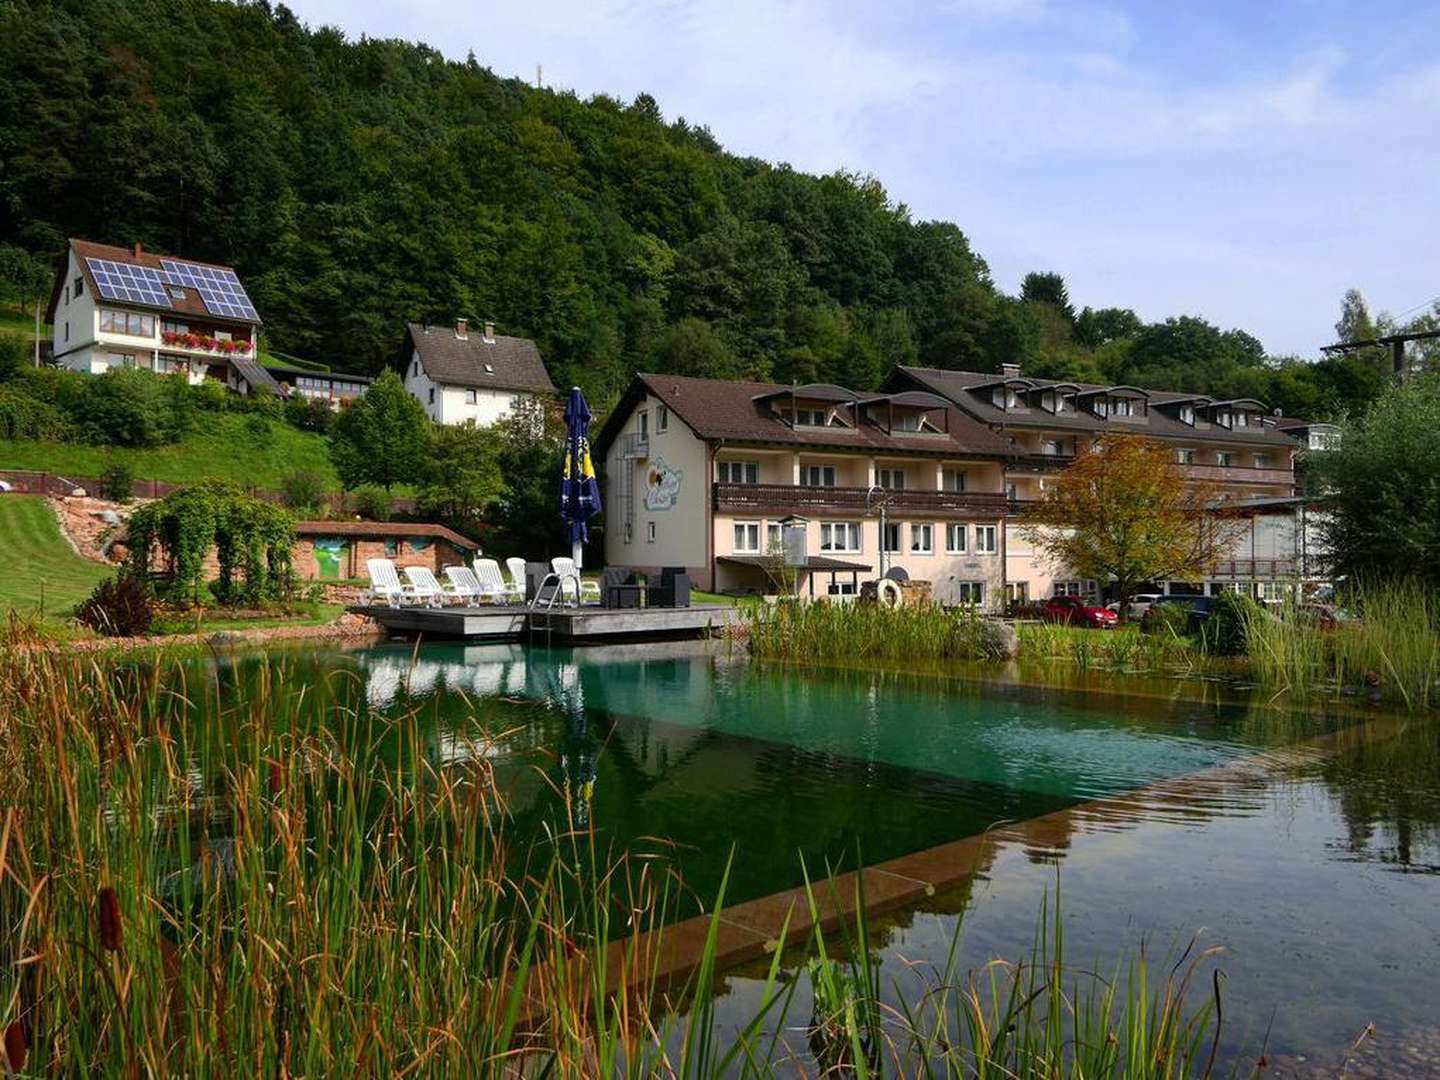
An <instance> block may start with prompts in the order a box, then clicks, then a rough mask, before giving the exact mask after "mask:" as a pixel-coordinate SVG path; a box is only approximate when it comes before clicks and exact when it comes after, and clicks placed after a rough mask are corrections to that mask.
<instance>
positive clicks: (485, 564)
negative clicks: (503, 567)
mask: <svg viewBox="0 0 1440 1080" xmlns="http://www.w3.org/2000/svg"><path fill="white" fill-rule="evenodd" d="M475 577H476V578H477V579H478V580H479V582H480V590H481V595H482V596H484V597H485V599H487V600H490V601H493V602H495V603H519V602H520V601H522V600H524V599H525V587H524V586H523V585H522V586H520V588H519V590H518V591H517V590H516V588H515V586H514V585H512V584H511V583H510V582H507V581H506V580H505V575H504V574H502V573H501V572H500V564H499V563H498V562H496V561H495V560H494V559H476V560H475Z"/></svg>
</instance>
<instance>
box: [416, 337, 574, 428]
mask: <svg viewBox="0 0 1440 1080" xmlns="http://www.w3.org/2000/svg"><path fill="white" fill-rule="evenodd" d="M402 355H403V356H405V357H406V358H407V360H406V367H405V388H406V389H407V390H409V391H410V393H411V394H413V395H414V396H415V397H416V398H417V399H418V400H419V401H420V404H422V405H424V406H425V411H426V412H427V413H429V415H430V419H432V420H434V421H436V422H438V423H441V424H463V423H465V422H466V421H467V420H473V421H474V422H475V423H476V424H478V425H480V426H482V427H484V426H488V425H490V424H493V423H495V422H496V421H498V420H501V419H503V418H504V417H506V416H508V415H509V414H510V413H511V412H512V411H514V410H515V409H516V408H517V407H518V406H519V405H521V404H522V403H524V402H526V401H532V400H535V399H536V398H539V397H541V396H544V395H549V394H553V393H555V384H554V383H552V382H551V381H550V374H549V372H547V371H546V370H545V362H544V361H543V360H542V359H541V358H540V350H539V349H537V348H536V347H535V342H533V341H531V340H530V339H529V338H518V337H505V336H503V335H499V334H496V333H495V324H494V323H490V322H487V323H485V325H484V329H483V330H479V331H476V330H471V329H470V325H469V321H468V320H467V319H456V320H455V325H454V326H453V327H451V326H430V325H424V326H422V325H420V324H419V323H411V324H410V325H409V326H408V327H407V329H406V331H405V348H404V352H403V353H402Z"/></svg>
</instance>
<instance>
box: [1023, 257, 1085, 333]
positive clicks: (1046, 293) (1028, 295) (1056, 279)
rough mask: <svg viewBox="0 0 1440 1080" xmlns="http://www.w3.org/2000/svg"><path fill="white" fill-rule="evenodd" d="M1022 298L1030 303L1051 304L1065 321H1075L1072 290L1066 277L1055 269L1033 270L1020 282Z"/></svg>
mask: <svg viewBox="0 0 1440 1080" xmlns="http://www.w3.org/2000/svg"><path fill="white" fill-rule="evenodd" d="M1020 299H1021V300H1024V301H1025V302H1026V303H1028V304H1049V305H1050V306H1051V307H1053V308H1054V309H1055V310H1056V311H1058V312H1060V314H1062V315H1064V316H1065V321H1066V322H1069V323H1072V324H1073V323H1074V322H1075V309H1074V308H1073V307H1072V306H1071V305H1070V290H1069V289H1067V288H1066V287H1065V279H1064V278H1063V277H1061V276H1060V275H1059V274H1057V273H1055V272H1054V271H1053V270H1046V271H1038V270H1032V271H1031V272H1030V273H1028V274H1026V275H1025V280H1024V281H1022V282H1021V283H1020Z"/></svg>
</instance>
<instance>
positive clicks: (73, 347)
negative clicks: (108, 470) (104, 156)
mask: <svg viewBox="0 0 1440 1080" xmlns="http://www.w3.org/2000/svg"><path fill="white" fill-rule="evenodd" d="M48 317H49V319H50V322H51V323H52V324H53V325H54V359H55V362H56V363H57V364H59V365H61V366H62V367H67V368H70V369H71V370H74V371H83V372H86V373H87V374H92V375H100V374H103V373H104V372H106V371H108V370H110V369H111V368H116V367H135V368H143V369H146V370H149V371H155V372H161V373H166V374H177V375H183V376H184V377H185V378H187V379H188V380H189V382H190V383H191V384H198V383H200V382H203V381H204V380H205V379H207V378H211V379H216V380H219V381H221V382H223V383H225V384H226V385H227V386H232V387H233V386H234V385H235V381H236V370H235V362H236V361H244V360H247V359H249V360H253V359H254V357H255V355H256V347H257V341H258V333H259V329H260V316H259V315H258V314H257V313H256V311H255V308H254V305H253V304H251V302H250V298H249V296H248V295H247V294H246V292H245V288H244V286H243V285H241V283H240V279H239V277H238V276H237V275H236V273H235V271H234V270H232V269H231V268H230V267H228V266H220V265H218V264H214V263H200V262H196V261H195V260H193V259H181V258H173V257H171V256H168V255H157V254H155V253H153V252H149V251H146V250H144V249H143V248H142V247H141V246H140V245H139V244H136V245H135V246H134V247H133V248H122V247H114V246H111V245H109V244H96V243H91V242H90V241H88V240H71V241H70V243H69V245H68V247H67V248H66V252H65V257H64V260H63V262H62V263H61V265H60V267H59V271H58V274H57V277H56V279H55V285H54V288H53V289H52V290H51V295H50V307H49V312H48Z"/></svg>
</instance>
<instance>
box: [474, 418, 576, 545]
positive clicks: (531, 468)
mask: <svg viewBox="0 0 1440 1080" xmlns="http://www.w3.org/2000/svg"><path fill="white" fill-rule="evenodd" d="M494 430H495V433H496V435H497V436H498V437H499V443H500V468H501V472H502V473H503V475H504V477H505V488H506V490H505V493H504V494H503V495H502V496H501V499H500V503H499V505H498V506H496V507H495V508H494V511H493V512H492V514H491V515H490V519H491V523H492V524H491V530H490V532H491V537H490V539H491V543H492V545H493V546H495V547H497V548H499V549H501V550H505V551H523V552H524V553H525V554H526V556H527V557H528V558H541V557H548V556H549V555H550V554H551V553H552V552H556V553H558V552H561V551H565V552H568V551H569V543H568V541H567V540H566V539H565V529H564V526H563V524H562V523H561V521H560V506H559V501H558V500H559V493H560V468H561V462H562V460H563V458H564V454H565V425H564V422H563V421H562V420H561V418H560V415H559V413H558V412H557V411H555V410H547V409H546V408H545V407H544V406H542V405H541V404H540V403H539V402H536V401H531V402H527V403H526V404H524V405H522V406H521V407H520V408H517V409H516V410H515V411H514V412H512V413H511V414H510V415H509V416H507V417H505V419H503V420H501V421H500V422H499V423H498V424H496V425H495V428H494Z"/></svg>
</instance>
